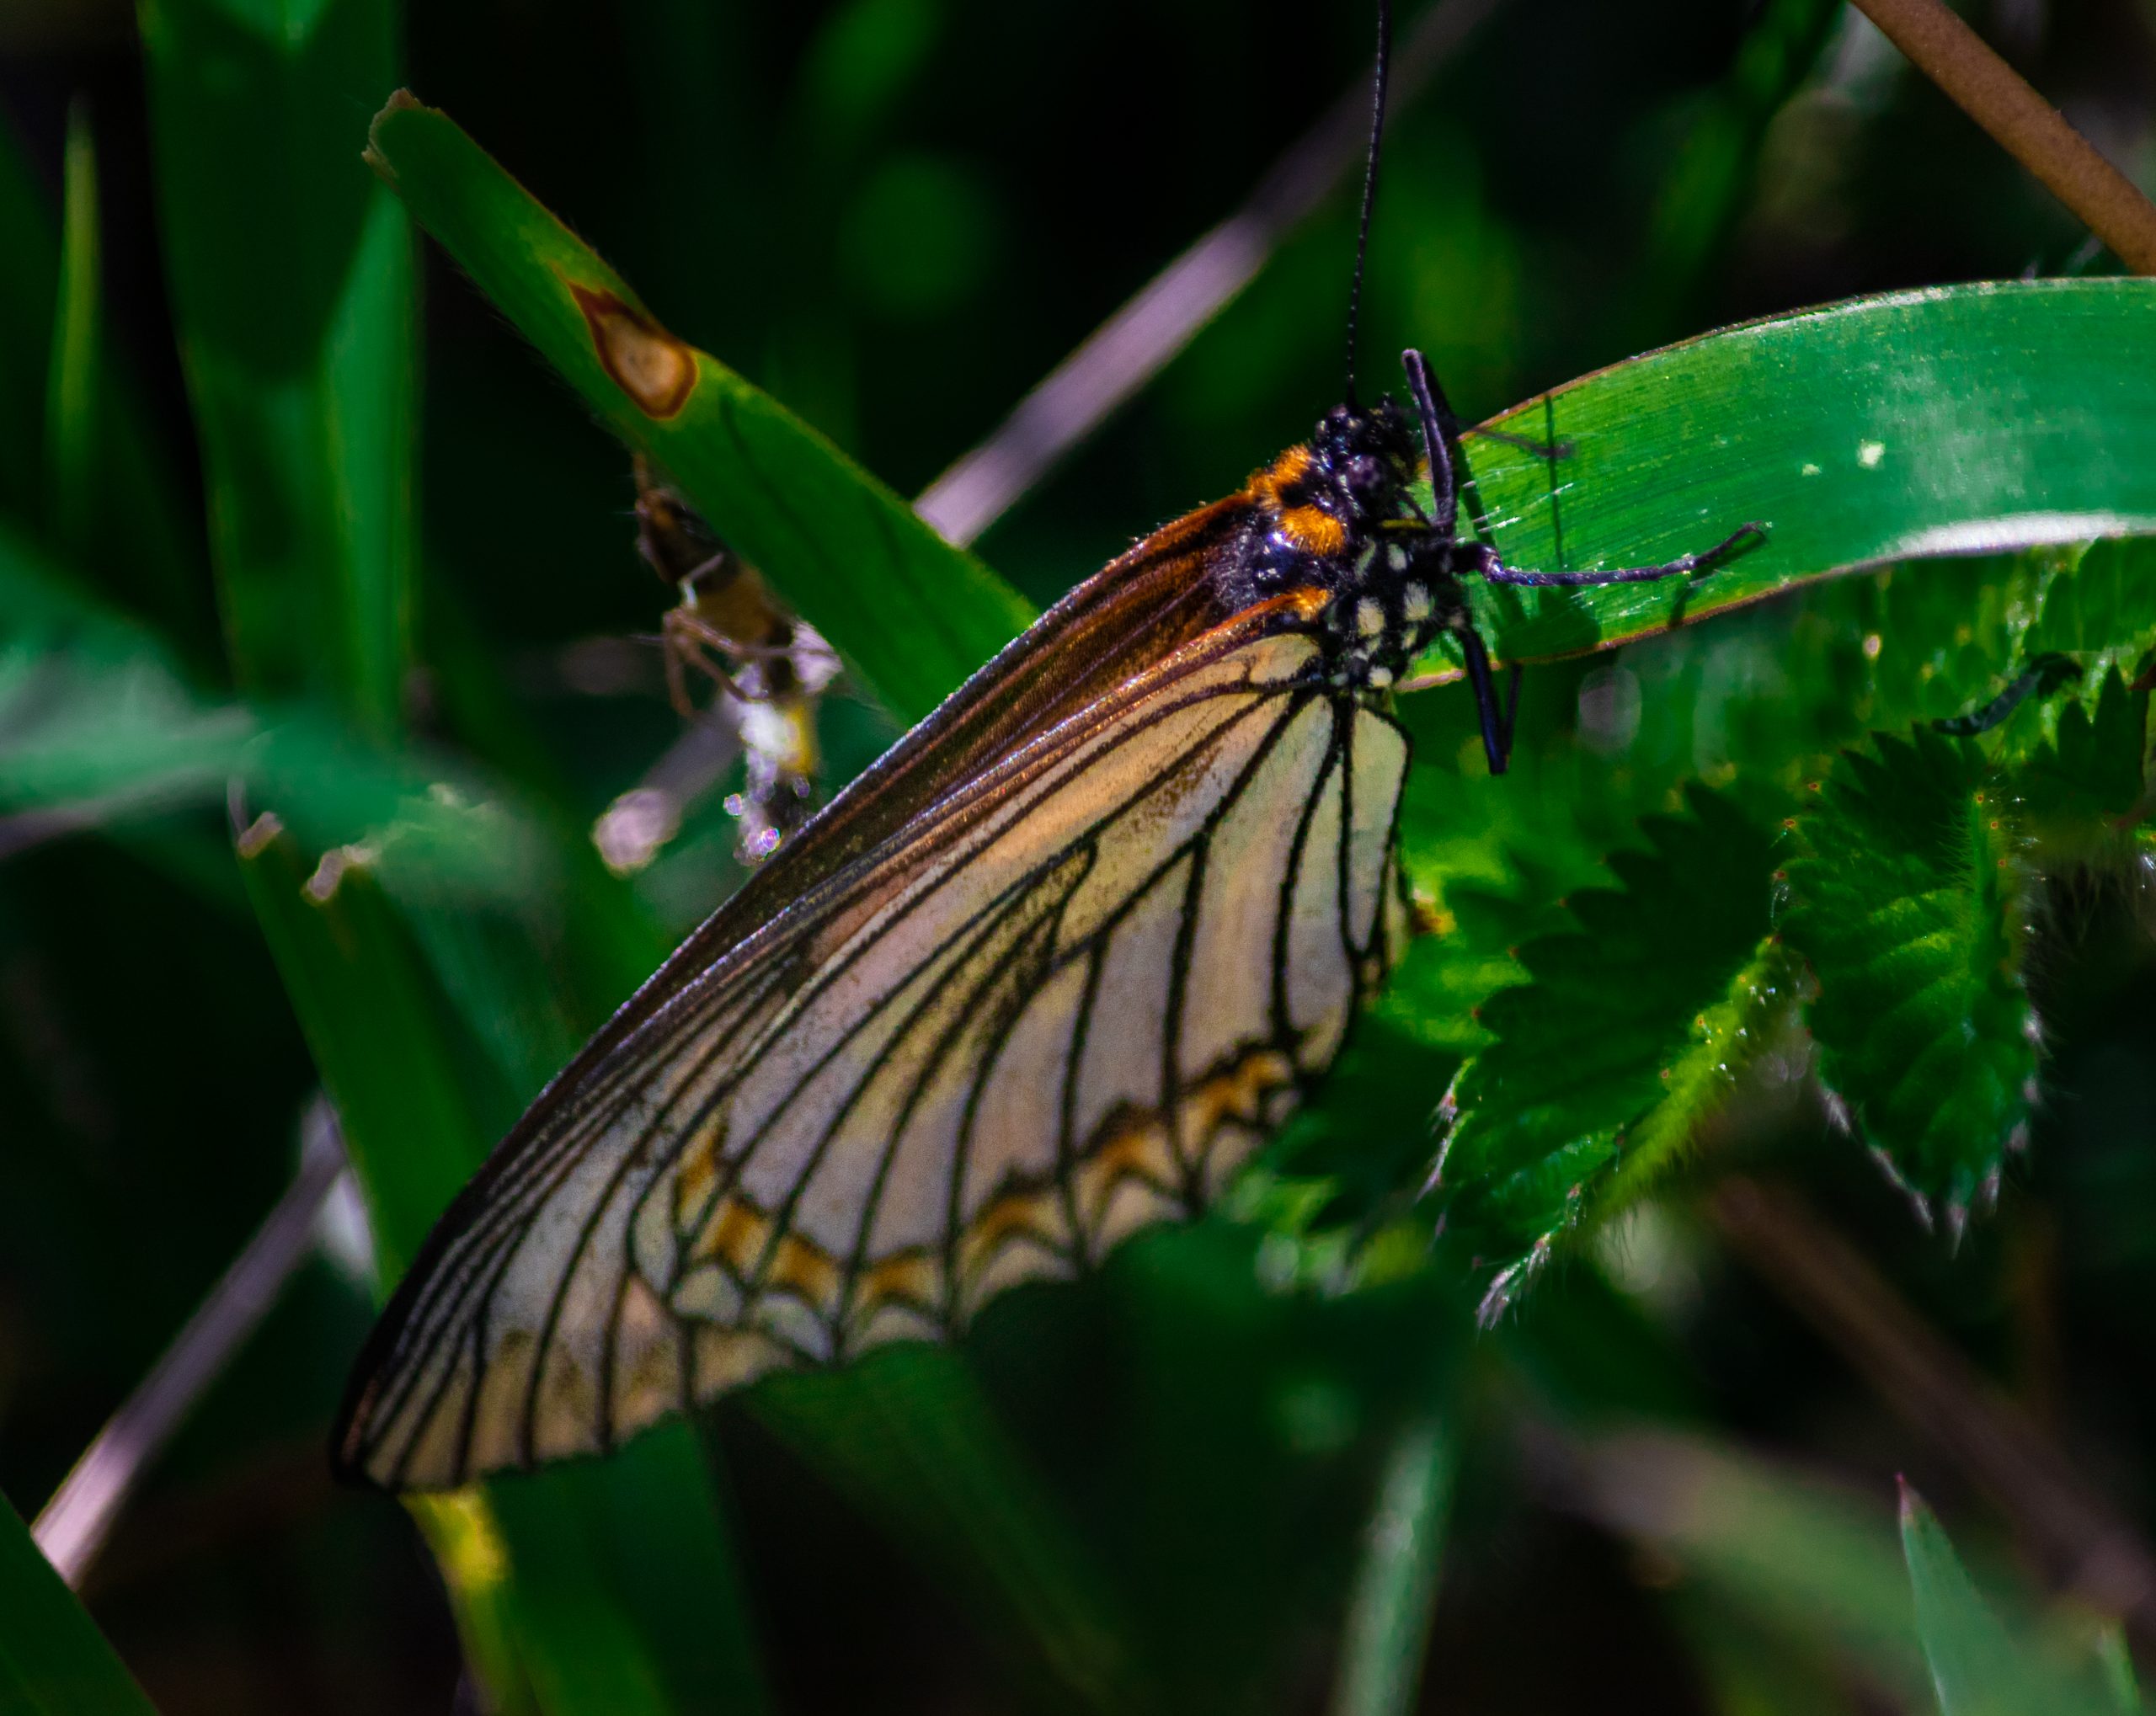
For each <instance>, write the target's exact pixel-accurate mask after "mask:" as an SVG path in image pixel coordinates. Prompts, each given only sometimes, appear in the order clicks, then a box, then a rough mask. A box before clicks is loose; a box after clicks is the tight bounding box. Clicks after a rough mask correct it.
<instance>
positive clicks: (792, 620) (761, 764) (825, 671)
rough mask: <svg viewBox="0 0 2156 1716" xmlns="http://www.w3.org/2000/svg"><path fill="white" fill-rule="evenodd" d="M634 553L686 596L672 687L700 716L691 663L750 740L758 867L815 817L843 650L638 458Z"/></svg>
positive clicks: (746, 784) (684, 712)
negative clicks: (820, 710) (823, 701)
mask: <svg viewBox="0 0 2156 1716" xmlns="http://www.w3.org/2000/svg"><path fill="white" fill-rule="evenodd" d="M635 470H636V482H637V549H638V552H639V553H641V554H642V555H643V557H644V559H645V560H647V561H648V562H650V564H651V567H652V569H653V570H654V571H655V572H657V573H659V576H660V577H661V578H664V579H665V580H666V581H667V582H668V583H669V584H672V585H674V586H675V588H676V589H678V590H679V591H680V597H681V600H680V602H679V603H678V604H677V605H675V606H674V607H672V608H670V609H669V610H667V612H666V616H665V618H664V621H662V622H661V632H662V636H661V642H662V644H663V646H664V651H665V663H666V689H667V693H668V695H669V696H670V698H671V699H672V700H673V703H674V707H675V711H676V712H677V713H679V714H680V716H681V717H682V718H683V719H684V720H691V719H694V718H696V715H697V711H696V704H695V701H694V700H693V699H692V698H691V695H690V694H689V679H688V676H689V674H690V672H691V670H693V671H696V672H697V673H700V674H703V675H704V676H705V677H706V678H707V679H710V680H711V681H712V684H713V685H715V686H716V687H717V698H718V713H719V714H720V715H722V716H723V718H724V719H725V720H726V721H727V722H728V725H730V726H731V727H733V729H734V732H735V733H736V734H738V735H739V738H740V740H741V750H742V764H743V773H744V780H743V783H742V788H741V791H739V792H738V793H734V794H732V795H730V796H729V797H728V799H727V808H728V810H729V811H730V812H732V813H733V814H734V816H735V817H736V818H738V819H739V822H740V824H741V833H740V838H739V841H738V842H737V845H738V848H739V852H740V855H741V857H742V858H743V859H744V861H748V862H750V863H757V862H760V861H762V860H764V859H766V858H767V857H769V856H770V855H771V853H772V852H773V851H774V850H776V849H777V846H778V844H779V842H780V841H781V840H782V839H785V837H786V836H787V835H788V834H792V832H793V831H794V829H797V828H798V827H800V826H801V824H802V823H803V822H805V821H806V820H807V819H808V816H809V807H810V805H811V802H812V801H813V800H814V796H815V791H816V771H817V766H818V758H817V748H816V697H817V694H818V693H819V692H820V691H821V690H823V689H824V687H825V686H826V685H829V684H830V682H831V680H832V679H834V678H835V677H836V676H837V674H838V670H839V659H838V656H837V654H836V653H835V652H834V651H833V650H832V648H831V647H830V645H829V644H828V643H826V642H824V640H823V639H822V638H821V637H819V636H818V635H817V633H816V631H815V629H814V627H813V626H809V624H808V623H807V622H806V621H803V620H800V619H798V618H796V617H795V616H793V615H792V613H790V612H789V611H788V610H787V608H786V606H785V605H783V604H782V603H781V602H780V601H779V600H778V599H777V598H776V597H775V596H774V595H772V594H771V589H770V588H769V586H767V585H766V584H765V582H764V580H763V578H762V575H761V574H760V573H758V572H757V571H756V569H755V568H754V567H753V566H750V565H749V564H747V563H746V562H744V561H743V560H742V559H741V558H740V557H739V555H737V554H735V553H734V552H733V551H732V550H731V549H729V548H728V546H726V544H725V543H724V542H723V541H721V540H720V539H719V537H718V533H717V532H715V531H714V530H712V528H711V526H710V525H707V524H706V523H705V522H704V520H703V519H702V516H701V515H700V514H698V513H697V512H696V510H695V509H693V508H692V507H691V506H690V505H689V504H688V502H687V501H686V499H684V498H682V496H681V494H680V493H679V491H677V490H676V489H675V488H673V487H672V485H671V484H670V483H667V482H664V481H662V480H661V479H660V477H659V475H658V473H657V472H655V471H654V469H653V468H652V466H651V464H650V461H648V460H647V459H645V458H644V457H643V455H642V454H638V456H637V458H636V463H635Z"/></svg>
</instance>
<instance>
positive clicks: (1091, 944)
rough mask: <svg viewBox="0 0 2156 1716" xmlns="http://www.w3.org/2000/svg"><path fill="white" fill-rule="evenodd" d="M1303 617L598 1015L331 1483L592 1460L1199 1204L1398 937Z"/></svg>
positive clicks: (1392, 759) (1370, 719)
mask: <svg viewBox="0 0 2156 1716" xmlns="http://www.w3.org/2000/svg"><path fill="white" fill-rule="evenodd" d="M1299 600H1305V599H1299V598H1296V597H1286V598H1282V599H1280V600H1278V601H1277V602H1274V603H1272V604H1268V605H1267V607H1266V608H1264V609H1260V610H1252V611H1251V612H1250V613H1248V614H1246V615H1244V616H1239V617H1238V618H1237V619H1235V620H1233V621H1229V622H1227V623H1225V624H1223V625H1219V626H1215V627H1214V628H1213V629H1212V630H1211V631H1209V632H1206V633H1204V634H1203V636H1201V637H1198V639H1197V640H1195V641H1194V642H1190V643H1188V644H1187V645H1185V646H1183V647H1182V648H1180V649H1179V650H1177V651H1176V652H1175V653H1172V654H1171V655H1170V656H1169V657H1168V658H1167V659H1166V660H1165V661H1163V662H1161V663H1159V664H1158V665H1157V666H1155V668H1154V669H1152V670H1150V672H1148V673H1146V674H1143V675H1142V676H1140V677H1139V678H1138V679H1134V680H1133V681H1131V682H1130V683H1129V684H1128V685H1124V686H1123V687H1122V688H1121V689H1119V690H1116V691H1114V692H1113V693H1111V694H1110V695H1107V696H1104V697H1102V698H1099V699H1097V701H1094V702H1093V703H1092V704H1091V706H1088V707H1087V708H1086V709H1084V710H1083V711H1080V712H1079V713H1076V714H1075V715H1072V716H1070V717H1067V718H1065V719H1063V720H1062V721H1060V722H1057V723H1056V724H1054V726H1052V727H1049V730H1048V731H1046V732H1044V733H1039V734H1038V736H1037V737H1036V738H1033V740H1032V742H1031V743H1027V745H1026V746H1024V747H1023V748H1022V749H1021V750H1019V751H1018V752H1017V754H1014V755H1012V756H1011V757H1010V758H1009V759H1007V760H1006V761H1005V762H1003V763H1001V764H1000V765H996V766H995V767H994V768H993V769H990V770H986V771H985V772H984V773H983V774H982V775H980V776H979V777H978V778H977V779H975V780H974V781H971V782H969V783H968V784H966V785H964V786H961V787H959V788H958V790H956V791H953V792H951V793H950V794H948V795H947V797H943V798H942V799H940V800H937V801H935V802H933V803H932V804H931V805H930V806H929V807H927V808H926V809H924V810H923V811H921V813H918V814H917V815H915V817H914V818H912V819H911V820H910V822H908V823H905V825H904V826H903V827H901V828H899V829H896V830H894V832H893V833H891V834H889V835H888V836H886V837H885V838H884V839H882V840H880V841H878V842H877V843H876V844H875V845H873V846H872V847H871V848H870V850H867V851H866V852H864V853H862V854H861V855H859V856H857V857H856V858H855V859H853V860H852V861H849V862H846V863H843V864H841V865H840V866H837V867H835V868H834V869H833V870H832V871H830V874H828V875H826V876H825V877H823V878H822V879H821V880H820V881H819V882H817V883H816V884H815V885H814V887H811V888H810V889H809V892H808V893H806V894H805V895H803V897H802V898H799V899H798V901H797V902H796V903H794V904H793V905H792V906H791V907H789V908H788V909H786V910H785V911H783V912H782V913H781V914H779V915H778V917H777V918H776V919H774V920H773V921H771V923H769V924H768V925H766V926H765V927H764V928H762V929H760V930H758V931H756V932H755V933H754V934H752V935H750V936H749V937H748V938H747V939H746V940H745V941H742V942H741V943H740V944H739V946H735V947H734V948H732V949H731V950H729V951H725V952H724V953H723V954H722V955H721V956H720V957H718V958H717V959H715V960H713V961H712V962H710V963H709V964H708V966H707V967H706V968H705V969H703V970H702V972H701V973H699V974H697V975H696V976H694V977H693V978H689V979H687V980H686V981H683V982H680V983H675V984H674V985H672V986H670V990H669V993H667V994H664V996H662V997H661V998H659V999H657V1000H656V1001H654V1002H653V1003H652V1004H650V1005H648V1006H646V1007H645V1009H644V1010H643V1013H642V1015H641V1016H640V1017H636V1018H633V1019H632V1020H631V1021H630V1023H629V1024H628V1025H627V1026H626V1027H622V1026H619V1023H618V1021H617V1026H616V1027H610V1033H609V1034H608V1035H606V1036H603V1037H602V1038H601V1040H600V1042H596V1043H595V1045H594V1047H593V1048H592V1049H590V1050H588V1051H587V1052H586V1053H585V1054H584V1056H582V1057H580V1058H579V1061H578V1062H577V1063H575V1064H574V1065H573V1066H572V1067H571V1068H570V1069H569V1070H568V1072H567V1073H565V1074H563V1077H562V1079H559V1080H558V1081H557V1082H556V1084H555V1085H554V1086H552V1087H550V1089H549V1090H548V1092H547V1095H545V1096H543V1097H542V1100H541V1101H540V1102H539V1103H537V1104H536V1105H535V1106H534V1108H533V1111H532V1112H531V1115H528V1116H526V1120H525V1122H522V1123H521V1124H520V1126H519V1127H518V1129H517V1131H516V1132H514V1133H512V1134H511V1136H510V1138H509V1139H508V1140H506V1141H505V1142H504V1145H503V1147H502V1148H501V1149H500V1150H499V1151H498V1152H497V1153H496V1154H495V1156H494V1159H492V1160H491V1161H490V1162H489V1164H488V1166H487V1168H486V1169H485V1170H483V1172H482V1174H481V1175H480V1176H479V1178H478V1180H475V1181H474V1182H473V1184H472V1186H470V1187H469V1188H467V1191H466V1192H465V1193H464V1194H463V1195H462V1196H461V1197H460V1199H459V1200H458V1202H457V1203H456V1205H455V1206H453V1207H452V1208H451V1212H450V1213H449V1215H448V1216H447V1217H446V1218H444V1221H443V1223H442V1224H441V1226H440V1228H438V1229H437V1231H436V1233H435V1236H434V1237H433V1238H432V1239H430V1242H429V1244H428V1246H427V1248H426V1250H425V1251H424V1253H423V1255H422V1256H421V1257H420V1259H419V1261H418V1262H417V1263H416V1264H415V1265H414V1268H413V1270H412V1271H411V1273H410V1275H409V1276H408V1278H407V1280H406V1282H405V1283H404V1285H403V1287H402V1288H401V1289H400V1291H399V1292H398V1296H397V1298H396V1300H395V1301H394V1303H392V1306H391V1308H390V1310H389V1312H388V1313H387V1314H386V1316H385V1317H384V1319H383V1322H382V1326H381V1327H380V1328H379V1329H378V1330H376V1335H375V1337H374V1339H373V1340H372V1341H371V1344H370V1346H369V1348H368V1351H366V1354H364V1355H363V1356H362V1358H361V1361H360V1369H359V1371H358V1372H357V1373H356V1375H355V1384H354V1391H353V1394H352V1395H351V1397H350V1401H349V1403H348V1405H347V1410H346V1415H345V1418H344V1426H343V1429H342V1431H341V1433H340V1436H339V1445H338V1447H339V1464H340V1466H341V1467H342V1468H344V1469H345V1470H347V1471H348V1472H352V1473H357V1474H364V1475H366V1476H367V1477H369V1478H371V1479H374V1480H376V1481H377V1482H380V1483H382V1484H387V1485H390V1486H392V1487H398V1488H432V1487H440V1486H443V1485H447V1484H456V1483H460V1482H462V1481H463V1480H465V1479H467V1478H469V1477H472V1476H474V1475H477V1474H481V1473H483V1472H486V1471H488V1470H492V1469H495V1468H501V1467H504V1466H518V1465H529V1464H531V1463H535V1462H538V1461H542V1460H547V1459H551V1458H557V1457H559V1456H563V1455H567V1454H572V1453H576V1452H592V1451H597V1450H600V1449H604V1448H606V1447H610V1446H611V1445H612V1444H613V1443H614V1442H616V1441H618V1440H619V1439H620V1438H621V1437H622V1436H625V1435H627V1433H629V1432H630V1431H633V1430H635V1429H637V1428H638V1427H640V1426H643V1425H644V1424H647V1423H649V1422H650V1421H652V1420H654V1419H656V1418H659V1417H660V1416H662V1415H666V1414H668V1413H670V1412H673V1411H676V1410H682V1409H684V1408H686V1407H687V1406H688V1405H690V1404H693V1403H695V1402H697V1401H701V1400H704V1399H710V1398H712V1396H714V1395H716V1394H719V1393H722V1392H723V1391H724V1390H725V1389H727V1388H731V1387H733V1386H734V1385H736V1384H738V1383H742V1382H744V1381H746V1380H748V1379H749V1378H751V1377H754V1376H755V1375H757V1374H759V1373H760V1372H763V1371H765V1370H767V1369H770V1368H772V1367H776V1366H781V1365H787V1364H796V1363H802V1362H819V1361H826V1360H831V1359H835V1358H839V1357H841V1356H846V1355H848V1354H851V1353H853V1352H857V1351H860V1350H862V1349H863V1348H865V1347H867V1346H873V1345H876V1344H878V1343H879V1342H882V1341H884V1340H892V1339H899V1338H906V1337H929V1338H933V1337H938V1336H942V1335H947V1334H948V1333H949V1332H951V1331H952V1330H955V1329H957V1328H958V1327H959V1326H960V1325H962V1324H963V1323H964V1321H965V1320H966V1319H967V1318H968V1317H969V1315H970V1314H972V1313H973V1312H974V1310H975V1309H977V1308H979V1305H980V1304H981V1303H983V1302H985V1300H986V1299H987V1298H990V1296H992V1295H993V1294H994V1293H995V1292H999V1291H1000V1290H1001V1289H1002V1288H1004V1287H1008V1286H1010V1285H1012V1284H1013V1283H1015V1282H1018V1281H1021V1280H1024V1279H1027V1278H1028V1277H1030V1276H1040V1275H1049V1274H1062V1273H1069V1272H1070V1271H1075V1270H1077V1269H1079V1268H1081V1267H1084V1266H1086V1265H1087V1264H1088V1263H1089V1262H1091V1260H1095V1259H1097V1258H1098V1257H1099V1256H1100V1255H1102V1254H1103V1253H1104V1252H1105V1251H1106V1250H1107V1249H1108V1248H1109V1247H1111V1246H1112V1245H1113V1244H1116V1243H1117V1242H1118V1240H1119V1239H1122V1238H1123V1237H1124V1236H1126V1235H1127V1234H1129V1233H1130V1232H1132V1231H1134V1229H1135V1228H1138V1227H1139V1226H1141V1225H1144V1224H1145V1223H1148V1222H1150V1221H1153V1220H1155V1219H1157V1218H1161V1217H1164V1216H1167V1215H1171V1214H1182V1213H1186V1212H1193V1211H1195V1210H1196V1209H1198V1207H1201V1206H1202V1205H1203V1203H1204V1202H1205V1201H1206V1199H1207V1198H1208V1197H1209V1196H1210V1195H1211V1193H1212V1192H1213V1191H1214V1189H1215V1188H1216V1187H1217V1186H1219V1183H1220V1182H1221V1180H1223V1179H1224V1178H1225V1175H1227V1174H1228V1173H1229V1172H1230V1171H1231V1170H1232V1169H1233V1168H1234V1167H1235V1165H1237V1164H1239V1163H1240V1162H1241V1161H1242V1160H1243V1159H1244V1158H1245V1157H1246V1155H1247V1154H1249V1152H1250V1151H1251V1149H1252V1148H1254V1147H1255V1146H1256V1144H1257V1143H1258V1141H1259V1140H1260V1139H1261V1138H1262V1137H1263V1136H1264V1135H1265V1132H1267V1129H1269V1128H1270V1127H1272V1126H1273V1125H1275V1124H1277V1122H1278V1120H1279V1119H1280V1118H1281V1117H1282V1116H1283V1114H1284V1113H1285V1112H1286V1111H1287V1110H1288V1108H1289V1106H1292V1105H1293V1103H1294V1100H1295V1098H1296V1096H1297V1095H1298V1094H1299V1090H1300V1088H1301V1086H1302V1084H1304V1082H1305V1080H1307V1079H1309V1078H1310V1076H1312V1075H1314V1074H1316V1073H1317V1072H1319V1071H1321V1070H1322V1069H1323V1068H1324V1067H1325V1066H1326V1064H1327V1063H1329V1062H1330V1061H1331V1058H1332V1056H1333V1054H1334V1053H1335V1052H1336V1050H1337V1047H1338V1045H1339V1042H1340V1040H1341V1037H1342V1034H1343V1032H1344V1031H1345V1030H1346V1027H1347V1025H1348V1020H1349V1018H1350V1016H1351V1015H1352V1013H1353V1009H1354V1006H1355V1005H1356V1002H1357V1000H1358V998H1359V997H1360V995H1361V994H1363V993H1364V991H1365V990H1366V989H1368V988H1369V986H1370V985H1371V984H1372V983H1374V982H1375V981H1377V980H1378V978H1380V977H1381V975H1382V973H1383V970H1384V968H1385V967H1386V966H1387V965H1388V964H1389V962H1390V958H1391V957H1392V955H1393V953H1394V952H1395V951H1396V948H1397V946H1398V945H1399V942H1400V940H1401V935H1402V934H1403V927H1404V926H1403V925H1402V924H1401V921H1400V919H1399V902H1398V890H1397V888H1396V886H1395V885H1394V880H1393V874H1392V864H1393V856H1392V839H1393V829H1394V824H1395V821H1396V811H1397V803H1398V795H1399V790H1400V786H1401V779H1402V777H1403V775H1404V772H1405V767H1406V740H1405V738H1404V736H1403V735H1402V734H1401V733H1400V731H1399V730H1398V729H1397V727H1395V726H1394V725H1393V723H1392V722H1390V720H1389V719H1387V718H1386V717H1384V716H1382V715H1380V714H1377V713H1375V712H1374V711H1371V710H1369V708H1367V707H1365V706H1363V705H1362V704H1360V703H1359V702H1358V701H1357V700H1355V699H1354V698H1353V697H1352V696H1351V695H1347V694H1345V693H1342V692H1341V691H1339V690H1337V688H1335V687H1332V686H1331V685H1328V684H1326V681H1325V679H1324V677H1323V673H1322V666H1323V662H1322V656H1321V651H1320V648H1319V646H1318V644H1317V643H1316V642H1315V641H1314V639H1313V638H1312V637H1310V636H1309V635H1308V634H1307V633H1305V632H1303V631H1301V630H1299V629H1297V627H1296V626H1295V624H1294V621H1296V619H1297V617H1298V615H1299V612H1301V611H1302V610H1299V609H1298V607H1297V603H1298V601H1299ZM1305 606H1307V603H1306V602H1305ZM1283 628H1284V629H1283ZM685 951H686V950H685ZM654 987H656V986H654ZM647 993H648V992H647Z"/></svg>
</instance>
